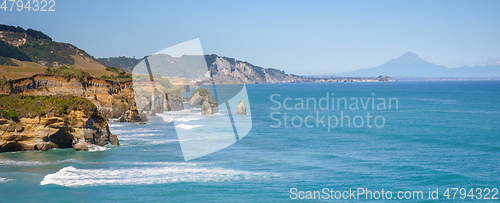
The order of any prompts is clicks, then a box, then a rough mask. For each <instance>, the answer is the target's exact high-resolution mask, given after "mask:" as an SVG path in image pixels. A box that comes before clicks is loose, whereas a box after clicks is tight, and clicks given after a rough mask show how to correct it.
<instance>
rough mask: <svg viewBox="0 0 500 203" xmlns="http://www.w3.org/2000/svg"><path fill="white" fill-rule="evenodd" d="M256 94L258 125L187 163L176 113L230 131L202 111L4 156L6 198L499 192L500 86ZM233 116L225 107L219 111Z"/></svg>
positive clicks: (234, 198) (447, 84)
mask: <svg viewBox="0 0 500 203" xmlns="http://www.w3.org/2000/svg"><path fill="white" fill-rule="evenodd" d="M246 91H247V93H248V99H249V103H250V104H249V106H251V115H246V116H248V117H251V121H252V124H251V125H252V128H251V130H250V132H249V133H248V134H247V135H246V136H245V137H243V138H241V139H240V140H239V141H238V142H236V143H234V144H232V145H230V146H228V147H226V148H224V149H221V150H219V151H216V152H214V153H211V154H208V155H206V156H202V157H199V158H195V159H192V160H189V161H185V159H184V156H183V152H182V149H181V146H180V142H179V138H178V136H177V134H176V130H175V128H174V125H173V124H172V123H167V122H166V121H168V120H166V118H177V119H174V120H175V121H174V122H178V123H177V124H179V123H180V125H178V126H177V127H178V128H182V129H188V130H194V131H196V129H198V128H201V127H204V128H205V129H208V132H214V133H213V134H217V133H221V132H219V131H220V126H217V125H210V124H206V123H205V124H204V123H203V116H201V115H200V113H199V109H197V108H194V109H190V110H184V111H181V112H171V113H170V114H168V113H167V114H160V115H159V116H158V117H152V118H150V120H149V122H147V123H146V124H145V125H140V124H136V123H110V130H111V132H112V133H113V134H116V135H118V138H119V140H120V144H121V145H120V146H105V147H101V148H95V149H94V150H93V151H74V150H73V149H54V150H48V151H44V152H41V151H33V152H10V153H0V200H1V201H2V202H28V201H29V202H47V201H68V202H91V201H92V202H93V201H99V202H102V201H105V202H106V201H109V202H123V201H147V202H150V201H166V202H194V201H197V202H212V201H217V202H219V201H221V202H222V201H223V202H256V201H257V202H275V201H287V200H293V199H303V198H314V199H317V200H318V199H332V198H335V196H336V195H337V194H342V193H336V192H333V191H340V192H344V191H350V190H351V193H352V190H355V191H357V192H359V193H358V194H360V193H361V192H362V191H365V193H367V194H368V191H370V192H371V196H368V197H367V196H366V195H361V196H360V198H359V199H369V200H370V199H384V198H385V199H388V194H389V193H388V191H390V192H391V197H392V199H396V198H398V191H401V192H403V193H401V194H403V195H407V194H409V193H408V191H422V194H423V195H422V198H421V199H420V200H428V199H430V198H431V196H432V197H434V196H433V195H434V194H432V191H436V190H437V196H436V197H437V198H438V199H452V198H453V199H454V200H455V201H457V200H460V201H462V200H469V201H471V200H472V201H477V199H473V198H474V197H471V196H468V195H463V191H466V193H469V191H470V190H471V189H472V191H473V193H474V194H472V193H471V195H475V197H476V198H478V197H479V196H478V193H479V190H481V191H482V194H481V198H484V196H485V195H486V190H485V189H486V188H488V189H489V190H490V191H489V194H488V197H490V198H495V197H496V198H498V197H500V195H499V194H498V188H499V183H500V164H499V163H500V139H499V138H500V105H499V102H498V101H500V81H435V82H383V83H382V82H381V83H294V84H257V85H246ZM354 103H357V104H354ZM225 114H227V111H224V108H221V111H220V112H219V113H218V114H216V115H214V116H215V117H217V116H224V115H225ZM285 114H286V115H285ZM321 118H323V119H321ZM179 126H180V127H179ZM179 130H180V129H179ZM452 188H457V191H458V192H456V193H455V191H454V190H453V189H452ZM462 188H463V190H462ZM478 188H479V190H478ZM495 188H497V189H496V195H495ZM325 189H326V190H325ZM450 189H451V190H450ZM382 190H383V191H385V193H384V194H382V192H381V191H382ZM446 190H449V193H448V196H447V193H446ZM308 191H309V192H308ZM325 191H329V192H331V193H329V192H325ZM450 193H451V196H450ZM454 193H455V194H454ZM318 194H319V195H318ZM326 194H329V196H327V195H326ZM346 194H348V193H346ZM377 194H378V196H379V198H376V197H377ZM429 195H431V196H429ZM454 195H455V196H454ZM327 197H328V198H327ZM336 197H340V198H341V199H342V198H344V199H347V198H345V197H349V199H348V200H351V201H352V200H353V199H352V198H353V196H350V194H349V195H346V196H342V195H340V196H336ZM354 197H357V196H354ZM400 197H401V196H400ZM403 197H404V196H403ZM407 197H409V198H408V199H410V200H413V199H419V198H420V196H419V195H418V193H417V195H416V196H413V193H412V194H411V195H408V196H407ZM462 197H464V198H463V199H462ZM355 199H356V198H355ZM497 201H498V200H497Z"/></svg>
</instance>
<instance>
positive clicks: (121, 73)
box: [101, 67, 132, 82]
mask: <svg viewBox="0 0 500 203" xmlns="http://www.w3.org/2000/svg"><path fill="white" fill-rule="evenodd" d="M106 70H107V71H110V72H115V73H118V75H110V76H107V75H103V76H101V78H102V79H106V80H113V81H117V82H128V81H132V74H131V73H127V72H126V71H125V70H122V69H120V68H115V67H106Z"/></svg>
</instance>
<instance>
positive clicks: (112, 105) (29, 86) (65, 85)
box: [10, 74, 136, 119]
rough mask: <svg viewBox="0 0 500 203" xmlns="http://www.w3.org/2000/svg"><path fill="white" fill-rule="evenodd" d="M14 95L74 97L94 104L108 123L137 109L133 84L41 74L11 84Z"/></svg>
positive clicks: (11, 91)
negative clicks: (132, 109)
mask: <svg viewBox="0 0 500 203" xmlns="http://www.w3.org/2000/svg"><path fill="white" fill-rule="evenodd" d="M10 93H17V94H22V95H33V96H48V95H72V96H79V97H84V98H87V99H88V100H90V101H91V102H92V103H94V104H95V105H96V106H97V107H98V109H99V110H100V111H101V112H102V114H103V115H104V117H105V118H106V119H109V118H120V117H121V116H122V115H123V114H124V113H125V112H126V111H127V110H130V109H131V108H133V107H135V106H136V104H135V100H134V92H133V90H132V82H120V83H118V82H114V81H110V80H105V79H99V78H93V77H84V78H82V79H81V80H78V79H77V78H71V79H70V80H69V81H68V80H67V78H66V77H64V76H59V75H45V74H38V75H34V76H32V77H28V78H21V79H17V80H13V81H11V87H10Z"/></svg>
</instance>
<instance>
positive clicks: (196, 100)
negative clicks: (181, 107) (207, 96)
mask: <svg viewBox="0 0 500 203" xmlns="http://www.w3.org/2000/svg"><path fill="white" fill-rule="evenodd" d="M203 100H204V98H203V97H202V96H200V94H199V93H198V92H197V93H196V94H194V95H193V97H191V99H190V100H189V106H200V105H203Z"/></svg>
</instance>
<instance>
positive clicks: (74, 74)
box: [45, 66, 90, 81]
mask: <svg viewBox="0 0 500 203" xmlns="http://www.w3.org/2000/svg"><path fill="white" fill-rule="evenodd" d="M45 74H49V75H63V76H64V77H66V80H68V81H70V80H71V78H76V79H78V81H83V78H87V77H90V74H89V73H87V72H84V71H82V70H80V69H74V68H69V67H67V66H59V67H57V68H47V69H46V70H45Z"/></svg>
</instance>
